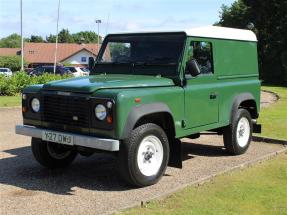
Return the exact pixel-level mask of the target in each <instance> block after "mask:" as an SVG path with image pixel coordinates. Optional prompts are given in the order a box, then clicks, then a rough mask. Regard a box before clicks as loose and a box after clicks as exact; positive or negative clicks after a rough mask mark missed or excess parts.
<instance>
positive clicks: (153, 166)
mask: <svg viewBox="0 0 287 215" xmlns="http://www.w3.org/2000/svg"><path fill="white" fill-rule="evenodd" d="M168 160H169V142H168V138H167V136H166V134H165V132H164V130H163V129H162V128H161V127H159V126H158V125H155V124H152V123H147V124H144V125H141V126H139V127H137V128H135V129H134V130H133V131H132V132H131V134H130V136H129V138H127V139H125V140H124V141H122V143H121V145H120V151H119V165H120V173H121V175H122V177H123V178H124V179H125V180H126V181H127V182H128V183H130V184H132V185H135V186H137V187H144V186H148V185H152V184H155V183H157V182H158V181H159V180H160V178H161V177H162V175H163V174H164V172H165V170H166V167H167V164H168Z"/></svg>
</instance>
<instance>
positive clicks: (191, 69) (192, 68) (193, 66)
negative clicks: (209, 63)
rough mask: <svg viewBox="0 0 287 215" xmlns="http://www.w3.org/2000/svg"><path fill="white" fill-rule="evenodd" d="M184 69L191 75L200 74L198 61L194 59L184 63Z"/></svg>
mask: <svg viewBox="0 0 287 215" xmlns="http://www.w3.org/2000/svg"><path fill="white" fill-rule="evenodd" d="M186 70H187V71H188V73H190V74H191V75H192V76H193V77H196V76H198V75H199V74H200V68H199V66H198V63H197V61H196V60H195V59H191V60H189V61H188V62H187V63H186Z"/></svg>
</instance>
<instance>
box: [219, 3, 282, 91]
mask: <svg viewBox="0 0 287 215" xmlns="http://www.w3.org/2000/svg"><path fill="white" fill-rule="evenodd" d="M286 10H287V1H282V0H269V1H257V0H237V1H235V2H234V3H233V4H232V5H231V6H230V7H228V6H225V5H223V6H222V8H221V12H220V20H219V22H218V23H216V24H217V25H221V26H225V27H237V28H246V25H247V24H248V23H250V22H252V23H254V25H255V29H254V32H255V33H256V34H257V38H258V51H259V59H260V60H259V65H260V77H261V78H262V79H263V80H264V81H265V82H267V83H275V84H284V85H287V49H286V47H287V14H286Z"/></svg>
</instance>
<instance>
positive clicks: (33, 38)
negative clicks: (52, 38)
mask: <svg viewBox="0 0 287 215" xmlns="http://www.w3.org/2000/svg"><path fill="white" fill-rule="evenodd" d="M29 42H31V43H43V42H44V39H43V38H42V37H41V36H37V35H31V37H30V40H29Z"/></svg>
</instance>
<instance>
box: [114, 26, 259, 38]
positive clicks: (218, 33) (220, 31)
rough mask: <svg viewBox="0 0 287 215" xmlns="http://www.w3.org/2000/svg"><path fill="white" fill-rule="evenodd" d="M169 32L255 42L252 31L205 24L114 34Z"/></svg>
mask: <svg viewBox="0 0 287 215" xmlns="http://www.w3.org/2000/svg"><path fill="white" fill-rule="evenodd" d="M163 32H165V33H169V32H185V33H186V34H187V35H188V36H193V37H206V38H218V39H228V40H243V41H253V42H257V38H256V35H255V34H254V33H253V31H250V30H243V29H238V28H226V27H219V26H212V25H210V26H205V27H199V28H191V29H189V30H184V31H143V32H120V33H115V34H141V33H163Z"/></svg>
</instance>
